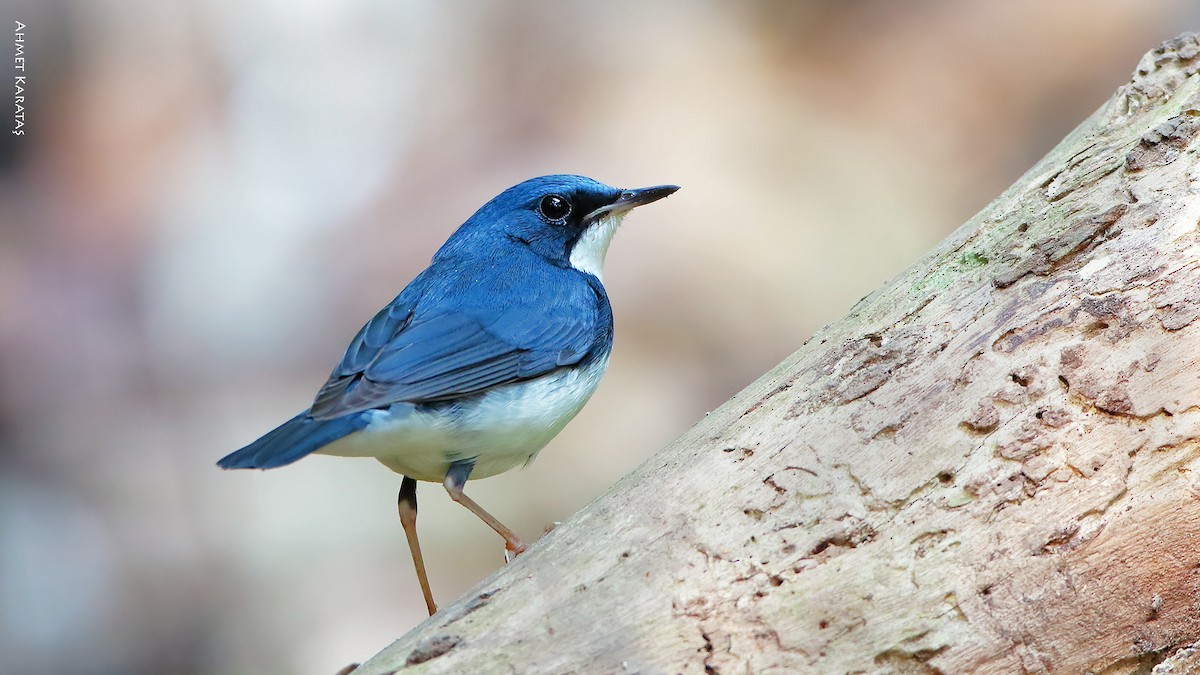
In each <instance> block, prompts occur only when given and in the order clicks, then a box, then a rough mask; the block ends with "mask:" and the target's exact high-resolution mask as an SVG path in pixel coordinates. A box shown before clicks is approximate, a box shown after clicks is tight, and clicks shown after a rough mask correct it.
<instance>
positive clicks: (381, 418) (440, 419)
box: [320, 355, 608, 483]
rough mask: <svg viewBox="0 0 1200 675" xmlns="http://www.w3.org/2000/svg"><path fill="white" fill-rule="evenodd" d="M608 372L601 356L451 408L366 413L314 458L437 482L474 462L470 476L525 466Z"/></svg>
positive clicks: (408, 406)
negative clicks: (371, 464) (373, 463)
mask: <svg viewBox="0 0 1200 675" xmlns="http://www.w3.org/2000/svg"><path fill="white" fill-rule="evenodd" d="M607 367H608V356H607V355H605V356H604V357H603V358H599V359H596V360H595V361H593V362H592V363H590V364H588V365H587V366H584V367H582V368H560V369H558V370H556V371H553V372H552V373H550V374H548V375H544V376H542V377H540V378H537V379H535V380H530V381H527V382H520V383H515V384H509V385H504V386H501V387H496V388H494V389H492V390H490V391H488V392H487V393H486V394H484V395H483V396H482V397H480V398H478V399H476V400H474V401H472V402H470V403H462V404H460V405H458V406H453V407H451V406H446V407H441V408H438V409H434V410H430V409H421V408H418V407H415V406H413V405H411V404H407V403H402V404H397V405H394V406H392V407H391V408H390V409H388V410H376V411H371V412H369V413H367V414H370V415H372V416H373V417H372V420H371V422H370V424H368V425H367V427H366V428H365V429H363V430H362V431H359V432H357V433H354V434H351V435H349V436H346V437H345V438H342V439H341V440H338V441H336V442H334V443H331V444H330V445H327V446H325V447H324V448H322V449H321V450H320V452H321V453H323V454H328V455H338V456H343V457H375V458H377V459H379V461H380V462H383V464H384V465H386V466H387V467H388V468H390V469H392V470H393V471H396V472H397V473H402V474H404V475H406V476H410V477H412V478H416V479H418V480H426V481H433V482H439V483H440V482H441V481H442V479H443V478H444V477H445V474H446V470H447V468H449V466H450V463H451V462H453V461H455V460H459V459H470V458H474V459H475V469H474V470H473V471H472V472H471V477H472V478H485V477H487V476H494V475H496V474H499V473H503V472H505V471H508V470H509V469H512V468H514V467H516V466H518V465H521V464H525V463H527V462H529V461H531V460H532V459H533V458H534V457H535V456H536V455H537V453H538V451H539V450H541V449H542V448H543V447H545V445H546V444H547V443H549V442H550V439H552V438H554V437H555V436H556V435H557V434H558V432H559V431H561V430H562V428H563V427H564V426H566V424H567V422H570V421H571V420H572V419H573V418H574V417H575V415H576V414H577V413H578V412H579V411H580V410H581V409H582V408H583V405H584V404H585V403H587V401H588V399H589V398H591V396H592V393H593V392H595V391H596V387H597V386H598V385H599V384H600V378H601V377H602V376H603V375H604V371H605V369H607Z"/></svg>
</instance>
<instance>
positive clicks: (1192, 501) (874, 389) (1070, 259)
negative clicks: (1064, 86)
mask: <svg viewBox="0 0 1200 675" xmlns="http://www.w3.org/2000/svg"><path fill="white" fill-rule="evenodd" d="M1198 68H1200V39H1198V36H1197V35H1185V36H1182V37H1180V38H1176V39H1175V40H1171V41H1169V42H1167V43H1165V44H1164V45H1163V46H1162V47H1160V48H1159V49H1156V50H1155V51H1153V52H1151V53H1149V54H1147V55H1146V57H1145V58H1144V59H1143V60H1142V62H1141V63H1140V64H1139V65H1138V69H1137V71H1136V72H1135V74H1134V76H1133V78H1132V81H1131V82H1130V83H1129V84H1127V85H1125V86H1123V87H1121V88H1120V89H1119V90H1118V92H1117V93H1116V95H1115V96H1114V97H1113V98H1112V99H1111V100H1110V101H1109V102H1108V103H1107V104H1105V105H1104V106H1103V107H1102V108H1101V109H1100V110H1098V111H1097V112H1096V113H1095V114H1093V115H1092V116H1091V118H1089V119H1088V120H1087V121H1086V122H1084V123H1083V124H1082V125H1081V126H1080V127H1079V128H1078V129H1076V130H1075V131H1074V132H1072V133H1071V134H1070V135H1069V136H1068V137H1067V138H1066V139H1065V140H1064V141H1063V142H1062V143H1061V144H1060V145H1059V146H1058V147H1057V148H1055V149H1054V150H1053V151H1052V152H1051V153H1050V154H1049V155H1048V156H1047V157H1046V158H1045V159H1043V160H1042V161H1041V162H1040V163H1039V164H1038V165H1037V166H1035V167H1034V168H1033V169H1031V170H1030V171H1029V172H1028V173H1027V174H1026V175H1025V176H1023V177H1022V178H1021V179H1020V180H1019V181H1018V182H1017V183H1016V184H1015V185H1014V186H1013V187H1012V188H1010V189H1009V190H1008V191H1006V192H1005V193H1004V194H1002V195H1001V196H1000V197H999V198H997V199H996V201H994V202H993V203H992V204H990V205H989V206H988V207H987V208H986V209H984V211H983V212H981V213H980V214H979V215H977V216H976V217H974V218H973V219H972V220H971V221H969V222H968V223H966V224H965V225H963V226H962V227H961V228H960V229H959V230H958V231H956V232H955V233H954V234H952V235H951V236H950V237H949V238H947V239H946V240H945V241H943V242H942V243H941V244H940V245H939V246H938V247H937V248H936V249H935V250H934V251H933V252H931V253H930V254H929V255H928V256H926V257H925V258H924V259H923V260H921V261H920V262H919V263H917V264H916V265H914V266H913V267H912V268H911V269H909V270H907V271H906V272H904V273H902V274H901V275H899V276H898V277H896V278H895V279H893V280H892V281H891V282H889V283H888V284H887V285H886V286H885V287H883V288H882V289H880V290H878V291H876V292H875V293H873V294H872V295H871V296H869V297H867V298H865V299H864V300H862V301H861V302H860V303H859V304H858V305H857V306H855V307H854V308H853V310H852V311H851V313H850V315H849V316H847V317H845V318H844V319H843V320H841V321H840V322H838V323H836V324H833V325H831V326H829V327H827V328H825V329H824V330H822V331H821V332H820V333H819V334H817V335H815V336H814V337H813V338H812V339H810V340H809V341H808V342H807V343H805V345H804V346H803V347H802V348H801V349H800V350H799V351H797V352H796V353H795V354H793V355H792V356H791V357H790V358H788V359H787V360H786V361H785V362H784V363H782V364H781V365H780V366H778V367H777V368H775V369H774V370H773V371H771V372H770V373H768V374H767V375H765V376H764V377H762V378H761V379H760V380H759V381H758V382H756V383H755V384H753V385H751V386H750V387H749V388H747V389H746V390H745V391H743V392H742V393H740V394H738V395H737V396H736V397H734V398H733V399H732V400H731V401H729V402H728V403H726V404H725V405H724V406H722V407H721V408H720V409H719V410H717V411H715V412H713V413H712V414H711V415H709V416H708V417H706V418H705V419H704V420H702V421H701V422H700V423H699V424H697V425H696V426H695V427H694V428H693V429H692V430H691V431H690V432H688V433H687V434H686V435H684V436H683V437H682V438H680V439H679V440H677V441H676V442H675V443H673V444H672V445H671V446H670V447H668V448H666V449H665V450H663V451H662V452H660V453H658V454H657V455H655V456H654V457H653V458H652V459H651V460H650V461H648V462H647V463H646V464H645V465H643V466H642V467H641V468H639V469H638V470H637V471H635V472H634V473H632V474H631V475H629V476H627V477H626V478H625V479H623V480H622V481H621V482H620V483H619V484H617V485H616V486H615V487H614V488H613V489H612V490H611V491H610V492H609V493H608V494H606V495H605V496H603V497H601V498H600V499H598V500H597V501H596V502H594V503H592V504H591V505H589V506H588V507H587V508H585V509H584V510H583V511H581V512H580V513H579V514H577V515H576V516H575V517H574V518H573V519H571V521H569V522H568V523H565V524H564V525H562V526H561V527H559V528H558V529H556V530H555V531H554V532H552V533H551V534H549V535H548V536H546V537H545V538H544V539H543V540H542V541H540V542H539V543H538V544H537V545H536V546H534V547H533V549H532V550H531V551H530V552H529V553H527V554H526V555H524V556H522V557H521V558H519V559H518V560H517V561H516V562H514V563H513V564H511V565H508V566H506V567H505V568H504V569H502V570H500V571H499V572H497V573H496V574H494V575H492V576H491V577H490V578H488V579H486V580H485V581H483V582H482V583H481V584H480V585H479V586H477V587H476V588H475V589H474V590H473V591H472V592H470V593H469V594H467V595H466V596H464V597H463V598H460V599H459V600H458V601H457V602H455V603H454V604H452V605H450V606H448V607H446V608H445V609H444V610H443V611H441V612H439V613H438V614H437V615H436V616H434V617H432V618H430V619H429V620H428V621H426V622H425V623H423V624H421V625H420V626H418V627H417V628H415V629H414V630H413V631H411V632H410V633H409V634H407V635H405V636H404V637H403V638H401V639H400V640H398V641H397V642H396V643H394V644H393V645H391V646H390V647H388V648H387V649H386V650H384V651H383V652H382V653H381V654H379V655H378V656H376V657H375V658H373V659H372V660H371V661H370V662H368V663H367V664H364V665H363V666H362V667H360V668H359V670H358V671H356V672H357V673H361V674H362V675H367V674H378V673H391V672H395V671H397V670H402V671H404V672H409V670H410V669H411V671H412V672H422V673H475V672H480V673H482V672H487V673H502V672H514V673H531V672H539V673H541V672H545V673H566V672H630V673H636V672H642V673H659V672H681V673H727V672H738V673H741V672H753V673H770V672H778V673H795V672H812V671H818V672H880V673H882V672H902V673H908V672H914V673H915V672H976V673H1009V672H1019V671H1021V670H1024V671H1029V672H1047V671H1058V672H1084V671H1090V672H1105V673H1110V672H1133V671H1135V670H1138V669H1145V668H1147V667H1148V666H1150V665H1152V664H1155V663H1158V662H1160V661H1162V660H1163V659H1166V658H1167V657H1168V656H1170V655H1171V654H1172V652H1174V651H1176V650H1177V649H1179V648H1181V647H1184V646H1187V645H1190V644H1192V643H1194V642H1196V641H1197V640H1198V639H1200V321H1197V317H1198V316H1200V230H1198V228H1197V223H1198V221H1200V194H1198V193H1197V186H1198V185H1200V162H1198V161H1197V147H1196V143H1195V141H1196V136H1197V130H1200V76H1198V75H1197V69H1198ZM1177 658H1187V655H1186V654H1185V653H1184V652H1180V656H1179V657H1177ZM1165 665H1166V664H1164V666H1165Z"/></svg>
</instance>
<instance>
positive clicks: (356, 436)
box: [217, 174, 679, 616]
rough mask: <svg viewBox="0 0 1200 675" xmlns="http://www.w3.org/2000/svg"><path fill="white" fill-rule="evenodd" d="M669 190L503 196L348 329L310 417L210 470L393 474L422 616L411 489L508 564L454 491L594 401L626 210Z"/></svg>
mask: <svg viewBox="0 0 1200 675" xmlns="http://www.w3.org/2000/svg"><path fill="white" fill-rule="evenodd" d="M678 189H679V187H678V186H676V185H656V186H652V187H645V188H640V189H632V190H625V189H620V188H614V187H611V186H609V185H605V184H603V183H600V182H598V181H595V180H593V179H591V178H586V177H584V176H578V175H569V174H557V175H549V176H541V177H537V178H532V179H529V180H526V181H524V182H522V183H519V184H517V185H514V186H512V187H510V188H508V189H507V190H504V191H503V192H501V193H500V194H499V195H497V196H496V197H494V198H492V199H491V200H490V201H488V202H487V203H486V204H484V205H483V206H482V207H480V208H479V210H478V211H476V212H475V214H474V215H472V216H471V217H470V218H468V219H467V220H466V222H464V223H463V224H462V225H461V226H459V228H458V229H457V230H455V231H454V233H453V234H452V235H451V236H450V237H449V239H447V240H446V242H445V243H444V244H443V245H442V246H441V248H439V249H438V250H437V252H436V253H435V254H434V256H433V259H432V261H431V262H430V264H429V266H428V267H427V268H425V270H424V271H422V272H421V273H420V274H418V275H417V276H416V277H415V278H413V280H412V281H411V282H409V284H408V285H407V286H406V287H405V288H404V290H402V291H401V292H400V294H399V295H397V296H396V298H395V299H394V300H392V301H391V302H390V303H388V304H387V306H385V307H384V308H383V309H381V310H380V311H379V312H378V313H377V314H375V316H374V317H373V318H371V319H370V320H369V321H367V323H366V325H364V326H363V327H362V329H361V330H359V331H358V334H357V335H355V336H354V339H353V340H351V341H350V346H349V347H348V348H347V349H346V352H345V354H344V355H343V356H342V359H341V361H339V362H338V364H337V366H336V367H334V369H333V372H332V373H331V374H330V375H329V378H328V380H327V381H326V382H325V384H324V385H323V386H322V387H321V388H320V390H319V391H318V392H317V394H316V397H315V398H314V399H313V402H312V405H310V406H309V407H308V409H307V410H305V411H303V412H301V413H300V414H298V415H296V416H295V417H293V418H291V419H290V420H288V421H286V422H284V423H283V424H281V425H279V426H278V427H276V428H275V429H273V430H271V431H269V432H267V433H266V434H265V435H264V436H262V437H261V438H259V439H258V440H256V441H254V442H253V443H250V444H249V445H247V446H245V447H243V448H241V449H240V450H237V451H235V452H233V453H230V454H229V455H227V456H225V457H224V458H222V459H220V460H219V461H218V462H217V465H218V466H220V467H221V468H224V469H273V468H276V467H281V466H285V465H288V464H291V463H293V462H295V461H297V460H299V459H301V458H303V457H305V456H307V455H309V454H313V453H317V454H324V455H333V456H340V457H373V458H375V459H376V460H378V461H379V462H381V463H382V464H383V465H384V466H386V467H387V468H389V469H391V470H392V471H394V472H396V473H397V474H400V475H401V476H402V479H401V482H400V492H399V495H398V497H397V510H398V513H399V516H400V522H401V525H402V526H403V528H404V534H405V538H406V539H407V541H408V547H409V551H410V553H411V555H412V559H413V565H414V567H415V568H416V573H417V580H418V583H419V584H420V587H421V593H422V595H423V597H424V600H425V605H426V609H427V610H428V611H429V614H430V615H431V616H432V615H433V614H434V613H435V612H436V611H437V605H436V603H435V602H434V600H433V593H432V592H431V590H430V586H429V577H428V574H427V573H426V570H425V563H424V559H423V557H422V555H421V545H420V542H419V541H418V538H417V481H426V482H432V483H441V484H442V485H443V486H444V487H445V489H446V492H447V493H448V494H449V496H450V498H451V499H452V500H454V501H455V502H457V503H459V504H461V505H462V506H464V507H466V508H467V509H468V510H470V511H471V512H472V513H474V514H475V515H476V516H478V517H479V518H480V519H481V520H483V522H484V523H486V524H487V525H488V526H489V527H491V529H493V530H495V532H496V533H497V534H499V535H500V536H501V537H502V538H503V539H504V544H505V549H506V552H505V557H506V559H508V556H509V554H512V555H518V554H520V553H522V552H524V551H525V550H526V549H527V548H528V546H527V545H526V544H525V543H524V542H523V541H522V540H521V539H520V538H519V537H518V536H517V535H516V533H514V532H513V531H512V530H511V529H509V528H508V527H506V526H505V525H504V524H502V523H501V522H500V521H499V520H497V519H496V518H495V517H494V516H492V515H491V514H490V513H488V512H487V511H486V510H484V509H483V507H481V506H480V505H479V504H478V503H476V502H475V501H474V500H473V499H471V498H470V497H468V496H467V495H466V494H465V493H464V491H463V486H464V485H465V484H466V482H467V479H468V478H487V477H489V476H495V475H497V474H500V473H504V472H505V471H508V470H510V469H513V468H516V467H518V466H523V465H527V464H528V463H529V462H531V461H533V459H534V457H536V456H537V454H538V452H539V451H540V450H541V449H542V448H543V447H545V445H546V444H547V443H549V442H550V440H551V439H552V438H554V436H555V435H557V434H558V432H559V431H561V430H562V428H563V427H564V426H565V425H566V424H567V423H568V422H570V421H571V420H572V419H573V418H574V417H575V415H576V414H577V413H579V411H580V410H581V409H582V408H583V406H584V404H585V403H587V401H588V399H589V398H591V396H592V393H593V392H595V390H596V387H597V386H598V385H599V383H600V378H601V376H603V375H604V372H605V370H606V369H607V367H608V361H609V355H610V353H611V351H612V345H613V313H612V306H611V305H610V303H609V299H608V294H607V292H606V291H605V290H604V283H603V270H602V267H603V264H604V260H605V257H606V256H607V254H608V249H609V244H610V243H611V242H612V239H613V235H614V234H615V233H616V231H617V228H618V227H619V225H620V224H621V221H622V219H623V218H624V217H625V216H626V215H627V214H628V213H629V212H630V211H631V210H633V209H634V208H636V207H638V206H643V205H645V204H649V203H651V202H655V201H658V200H660V199H662V198H664V197H667V196H668V195H671V194H673V193H674V192H675V191H676V190H678Z"/></svg>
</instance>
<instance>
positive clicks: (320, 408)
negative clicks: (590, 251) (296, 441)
mask: <svg viewBox="0 0 1200 675" xmlns="http://www.w3.org/2000/svg"><path fill="white" fill-rule="evenodd" d="M476 267H478V265H476ZM611 344H612V312H611V310H610V308H609V305H608V298H607V296H606V295H605V294H604V290H603V288H602V287H600V285H599V283H595V282H593V281H591V280H590V279H589V278H588V277H586V276H585V275H582V274H579V273H578V272H574V271H573V270H564V269H560V268H555V267H551V266H549V265H545V263H542V264H541V265H530V264H522V261H521V260H519V258H518V259H512V258H510V259H507V260H504V261H503V262H494V263H493V265H492V266H491V267H488V268H486V269H471V268H465V267H457V266H455V265H454V263H453V261H448V262H443V264H441V265H439V264H437V263H435V265H433V266H431V267H430V268H429V269H428V270H426V271H425V272H424V273H422V274H421V275H420V276H418V277H417V278H416V279H414V280H413V283H411V284H410V285H409V286H408V288H406V289H405V290H404V292H403V293H401V294H400V296H399V297H397V298H396V299H395V300H394V301H392V303H391V304H389V305H388V306H387V307H385V308H384V309H383V310H382V311H380V312H379V313H378V314H376V315H375V317H374V318H373V319H371V320H370V321H369V322H368V323H367V325H366V326H363V328H362V330H360V331H359V333H358V335H357V336H355V338H354V340H353V341H352V342H351V343H350V347H349V348H348V349H347V350H346V354H345V356H344V357H343V358H342V361H341V363H339V364H338V366H337V368H335V369H334V371H333V373H332V374H331V375H330V377H329V380H328V381H327V382H326V383H325V386H324V387H322V388H321V391H320V393H318V394H317V397H316V400H315V401H314V402H313V405H312V409H311V410H310V412H309V415H311V417H312V418H313V419H317V420H323V419H332V418H335V417H339V416H342V415H347V414H350V413H355V412H361V411H363V410H369V409H372V408H379V407H382V406H387V405H391V404H393V403H397V402H401V401H403V402H410V403H422V402H434V401H445V400H451V399H455V398H459V397H463V396H470V395H472V394H475V393H478V392H481V391H484V390H486V389H489V388H491V387H495V386H497V385H501V384H507V383H510V382H517V381H520V380H525V379H529V378H533V377H537V376H539V375H542V374H545V373H548V372H550V371H551V370H554V369H555V368H559V367H562V366H568V365H573V364H576V363H579V362H580V361H582V360H583V359H585V358H587V357H588V356H589V355H591V354H595V353H598V352H599V351H607V350H608V348H609V347H611Z"/></svg>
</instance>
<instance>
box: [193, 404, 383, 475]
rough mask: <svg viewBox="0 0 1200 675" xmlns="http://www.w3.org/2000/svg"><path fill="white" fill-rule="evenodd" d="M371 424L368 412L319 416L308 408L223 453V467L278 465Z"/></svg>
mask: <svg viewBox="0 0 1200 675" xmlns="http://www.w3.org/2000/svg"><path fill="white" fill-rule="evenodd" d="M365 426H367V420H366V415H362V414H355V415H345V416H343V417H335V418H333V419H328V420H315V419H313V418H311V417H309V416H308V411H307V410H306V411H304V412H302V413H300V414H299V415H296V416H295V417H293V418H292V419H290V420H288V421H287V422H284V423H283V424H281V425H279V426H278V427H276V428H275V429H273V430H271V431H269V432H267V434H266V435H265V436H263V437H262V438H260V439H258V440H257V441H254V442H253V443H251V444H250V445H247V446H246V447H244V448H242V449H241V450H238V451H236V452H232V453H230V454H228V455H226V456H225V457H222V458H221V460H220V461H218V462H217V466H219V467H221V468H222V469H274V468H275V467H278V466H284V465H286V464H291V463H292V462H294V461H296V460H298V459H300V458H301V457H304V456H306V455H309V454H311V453H313V452H315V451H317V450H320V449H321V448H322V447H324V446H326V445H329V444H330V443H332V442H334V441H336V440H338V439H339V438H342V437H343V436H349V435H350V434H352V433H354V432H356V431H358V430H360V429H362V428H363V427H365Z"/></svg>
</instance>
